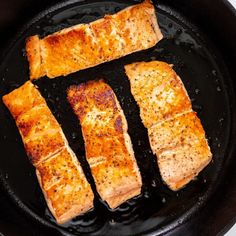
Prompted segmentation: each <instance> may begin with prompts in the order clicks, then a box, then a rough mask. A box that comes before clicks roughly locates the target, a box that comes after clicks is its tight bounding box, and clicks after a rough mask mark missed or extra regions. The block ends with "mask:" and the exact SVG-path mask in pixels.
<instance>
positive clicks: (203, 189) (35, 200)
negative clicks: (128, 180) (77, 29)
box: [0, 0, 235, 235]
mask: <svg viewBox="0 0 236 236" xmlns="http://www.w3.org/2000/svg"><path fill="white" fill-rule="evenodd" d="M133 3H136V1H125V2H124V1H118V0H117V1H70V2H68V1H67V2H66V3H62V4H60V5H57V6H55V7H52V8H51V9H48V10H47V11H44V12H43V13H42V14H40V15H39V16H38V17H36V18H35V19H34V20H33V21H32V22H31V23H29V24H28V25H27V26H26V27H25V28H24V29H23V31H22V32H21V34H18V35H17V38H16V39H15V41H14V42H13V43H12V45H11V47H10V49H9V50H7V53H6V54H5V56H4V58H3V60H2V61H1V66H0V79H1V81H0V88H1V96H2V95H3V94H6V93H8V92H10V91H12V90H13V89H14V88H17V87H19V86H20V85H21V84H23V83H24V82H25V81H26V80H27V79H28V64H27V60H26V57H25V51H24V41H25V38H26V37H27V36H29V35H33V34H40V36H45V35H47V34H49V33H52V32H55V31H57V30H59V29H62V28H65V27H68V26H71V25H73V24H77V23H81V22H89V21H93V20H95V19H97V18H99V17H101V16H103V15H104V14H109V13H114V12H116V11H118V10H120V9H122V8H124V7H126V6H129V5H131V4H133ZM157 12H158V19H159V24H160V27H161V29H162V32H163V34H164V36H165V39H163V40H162V41H161V42H160V43H159V44H158V45H157V46H155V47H154V48H152V49H149V50H146V51H142V52H138V53H135V54H132V55H129V56H127V57H125V58H121V59H119V60H116V61H113V62H109V63H106V64H103V65H100V66H97V67H94V68H91V69H88V70H84V71H81V72H78V73H74V74H72V75H69V76H67V77H66V78H64V77H61V78H57V79H53V80H49V79H46V78H43V79H41V80H39V81H37V82H35V84H36V85H38V87H39V90H40V91H41V93H42V95H43V96H44V97H45V99H46V101H47V103H48V106H49V107H50V108H51V110H52V112H53V113H54V115H55V117H56V118H57V119H58V121H59V122H60V124H61V125H62V128H63V130H64V132H65V134H66V137H67V139H68V141H69V143H70V145H71V147H72V149H73V150H74V151H75V153H76V154H77V156H78V158H79V160H80V161H81V163H82V164H83V167H84V170H86V173H87V177H88V179H89V180H90V181H91V182H93V181H92V178H91V174H90V173H89V171H87V170H88V166H87V163H86V162H85V158H84V146H83V139H82V136H81V131H80V127H79V124H78V121H77V119H76V118H75V115H74V114H73V112H72V111H71V108H70V107H69V105H68V103H67V102H66V97H65V96H66V88H68V87H69V85H71V84H79V83H82V82H85V81H88V80H92V79H97V78H104V79H105V81H106V82H107V83H108V84H110V86H111V87H112V88H113V90H114V91H115V93H116V95H117V97H118V100H119V101H120V103H121V106H122V108H123V109H124V112H125V115H126V118H127V121H128V125H129V134H130V136H131V139H132V142H133V146H134V151H135V155H136V159H137V162H138V165H139V168H140V170H141V174H142V177H143V183H144V186H143V190H142V195H141V196H139V197H136V198H134V199H131V200H129V201H127V203H124V204H122V205H121V206H120V207H119V208H118V209H116V210H113V211H111V210H109V209H108V208H107V207H106V205H105V204H104V203H103V202H102V201H101V200H100V199H99V198H98V197H97V198H96V200H95V208H94V210H92V211H90V212H88V213H87V214H84V215H83V216H80V217H77V218H75V219H73V220H72V221H70V222H69V223H67V224H64V225H62V226H58V225H57V224H56V223H55V222H54V220H53V218H52V216H51V214H50V212H49V211H48V210H47V208H46V204H45V201H44V198H43V195H42V193H41V190H40V188H39V185H38V183H37V180H36V177H35V174H34V169H33V167H32V166H31V164H30V163H29V161H28V159H27V157H26V154H25V151H24V148H23V145H22V141H21V139H20V136H19V134H18V131H17V128H16V126H15V124H14V121H13V119H12V118H11V116H10V114H9V112H8V111H7V109H6V108H5V107H4V106H3V104H2V103H1V104H0V114H1V117H0V119H1V126H0V132H1V144H0V145H1V153H2V154H4V155H1V156H2V157H1V158H0V171H1V180H2V182H3V185H4V187H5V190H6V191H7V192H8V194H9V196H10V198H12V199H13V201H14V202H15V203H16V204H17V205H18V207H20V208H21V209H22V210H23V211H25V212H26V214H28V216H30V217H32V218H34V219H35V220H36V221H38V222H40V223H41V224H43V225H45V226H48V227H51V228H55V229H57V230H58V232H60V233H61V234H72V235H77V234H85V233H87V234H90V235H91V234H95V235H118V234H120V235H127V234H144V233H153V232H155V235H157V234H162V233H165V232H167V231H169V230H171V229H173V228H175V227H177V226H178V225H180V224H181V223H183V222H184V221H185V220H186V219H188V218H190V217H191V216H192V215H194V214H195V213H196V212H198V211H199V210H201V209H202V207H203V206H204V205H205V204H206V201H207V200H209V199H210V198H211V197H212V195H213V194H214V193H215V191H216V189H217V187H218V184H220V181H221V178H222V176H223V174H224V171H225V168H226V165H227V163H228V161H230V159H231V158H232V138H233V131H234V123H233V119H234V116H233V115H234V110H233V109H234V105H233V104H234V101H235V100H234V99H235V98H234V95H233V92H232V87H233V85H232V82H231V78H230V75H229V73H228V70H227V67H226V66H225V63H224V61H223V59H222V56H221V55H220V53H219V52H218V50H217V49H216V48H215V46H214V44H213V43H212V41H211V40H210V39H209V38H208V37H207V36H206V35H205V34H204V33H203V32H201V31H200V30H199V29H197V28H196V27H195V26H193V25H192V24H190V23H189V22H188V21H187V20H186V19H184V18H183V17H182V16H181V15H180V14H178V13H177V12H175V11H173V9H171V8H170V7H167V6H166V5H162V4H160V5H158V6H157ZM155 59H157V60H163V61H166V62H168V63H171V64H174V69H175V70H176V71H177V73H178V74H179V75H180V77H181V78H182V80H183V82H184V84H185V86H186V89H187V91H188V93H189V95H190V98H191V100H192V102H193V108H194V110H195V111H197V112H198V115H199V117H200V118H201V120H202V123H203V126H204V128H205V130H206V133H207V136H208V139H209V143H210V146H211V149H212V152H213V156H214V157H213V162H212V163H211V164H210V165H209V166H208V167H207V168H206V169H205V170H204V171H203V172H202V173H201V174H200V175H199V177H198V178H197V179H196V180H195V181H193V182H191V183H190V184H189V185H188V186H187V187H186V188H184V189H183V190H181V191H179V192H177V193H174V192H171V191H170V190H168V189H167V187H165V186H164V185H163V184H162V182H161V179H160V176H159V172H158V168H157V167H156V161H155V157H154V156H153V155H152V154H151V151H150V146H149V144H148V137H147V132H146V130H145V128H144V127H143V125H142V123H141V120H140V118H139V112H138V107H137V105H136V104H135V102H134V100H133V98H132V96H131V94H130V87H129V83H128V80H127V78H126V76H125V74H124V71H123V66H124V65H125V64H128V63H131V62H134V61H143V60H145V61H149V60H155Z"/></svg>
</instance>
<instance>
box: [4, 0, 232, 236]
mask: <svg viewBox="0 0 236 236" xmlns="http://www.w3.org/2000/svg"><path fill="white" fill-rule="evenodd" d="M154 1H155V0H154ZM57 2H58V1H55V0H43V1H40V0H1V1H0V36H1V37H0V54H1V52H2V49H3V48H5V46H6V45H7V43H8V41H9V39H11V38H12V37H13V36H14V35H15V32H16V30H17V29H19V27H20V26H21V25H23V24H24V23H25V22H27V21H28V20H29V19H31V18H32V17H33V16H34V15H35V14H37V13H38V12H40V11H41V10H43V9H45V8H47V7H48V6H50V5H53V4H55V3H57ZM163 2H165V4H168V5H170V6H172V7H173V8H176V10H177V11H179V12H182V13H183V15H185V16H186V17H187V18H189V19H191V20H192V21H193V22H195V23H196V25H198V26H199V28H201V30H202V31H203V32H205V34H207V35H208V37H210V39H211V41H212V42H214V43H215V46H216V47H217V48H218V49H219V50H220V52H221V54H222V56H223V58H224V60H225V63H226V65H227V67H228V69H229V71H230V73H231V77H232V78H233V79H234V81H233V88H232V89H233V90H234V91H235V90H236V81H235V79H236V75H235V71H234V70H235V68H236V43H235V42H236V12H235V11H234V10H233V8H232V7H231V6H230V4H229V3H228V2H227V1H223V0H192V1H189V0H175V1H173V0H165V1H163ZM232 104H234V102H233V103H232ZM234 122H236V119H235V114H234ZM234 124H235V123H234ZM233 129H234V133H236V129H235V125H234V127H233ZM231 142H232V143H234V142H235V137H234V140H231ZM232 157H234V155H232ZM235 167H236V158H231V160H229V163H228V166H227V168H226V169H225V170H224V172H225V175H224V176H222V181H221V183H220V186H219V188H218V191H217V192H216V194H215V195H214V197H213V198H211V199H210V201H209V202H208V204H207V205H206V207H205V208H204V209H203V210H202V211H201V212H200V213H198V215H196V216H195V217H194V218H192V219H191V220H190V221H189V222H188V223H186V224H183V225H182V226H180V227H179V228H178V229H176V230H175V231H174V232H170V233H169V235H172V234H174V235H190V232H191V235H193V232H194V235H216V234H217V233H218V232H219V231H220V230H222V228H223V227H224V226H225V225H227V226H229V225H230V224H232V223H233V221H234V220H236V218H235V216H236V172H235ZM0 208H1V206H0ZM203 222H204V223H203ZM225 230H226V228H225ZM222 232H223V231H222Z"/></svg>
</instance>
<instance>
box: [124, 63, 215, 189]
mask: <svg viewBox="0 0 236 236" xmlns="http://www.w3.org/2000/svg"><path fill="white" fill-rule="evenodd" d="M125 71H126V74H127V76H128V78H129V81H130V85H131V92H132V94H133V96H134V98H135V100H136V102H137V103H138V105H139V108H140V116H141V118H142V121H143V124H144V125H145V127H146V128H147V129H148V135H149V141H150V145H151V148H152V151H153V153H154V154H156V155H157V162H158V166H159V170H160V173H161V176H162V179H163V181H164V182H165V183H166V184H167V185H168V186H169V188H170V189H172V190H178V189H180V188H182V187H183V186H184V185H186V184H187V183H188V182H190V181H191V180H192V179H193V178H194V177H195V176H196V175H198V173H199V172H200V171H201V170H202V169H203V168H204V167H205V166H207V164H208V163H209V162H210V161H211V159H212V153H211V151H210V148H209V146H208V143H207V140H206V138H205V131H204V129H203V127H202V124H201V122H200V120H199V119H198V117H197V115H196V113H195V112H194V111H193V110H192V105H191V101H190V99H189V96H188V94H187V91H186V90H185V88H184V85H183V83H182V81H181V79H180V78H179V76H178V75H177V74H176V73H175V71H174V70H173V69H172V67H171V66H170V65H168V64H167V63H165V62H160V61H152V62H137V63H133V64H130V65H126V66H125Z"/></svg>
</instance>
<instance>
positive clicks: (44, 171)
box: [3, 82, 94, 224]
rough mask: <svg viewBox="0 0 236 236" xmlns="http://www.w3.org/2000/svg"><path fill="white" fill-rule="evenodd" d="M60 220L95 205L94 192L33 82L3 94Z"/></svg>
mask: <svg viewBox="0 0 236 236" xmlns="http://www.w3.org/2000/svg"><path fill="white" fill-rule="evenodd" d="M3 102H4V104H5V105H6V106H7V107H8V109H9V110H10V112H11V114H12V116H13V117H14V119H15V121H16V125H17V127H18V129H19V132H20V134H21V137H22V141H23V143H24V146H25V149H26V152H27V154H28V156H29V159H30V160H31V162H32V164H33V165H34V166H35V168H36V174H37V177H38V181H39V184H40V186H41V188H42V191H43V193H44V196H45V200H46V202H47V204H48V207H49V209H50V210H51V212H52V214H53V216H54V217H55V219H56V221H57V222H58V223H59V224H62V223H64V222H66V221H68V220H70V219H71V218H73V217H75V216H77V215H79V214H81V213H83V212H86V211H88V210H89V209H90V208H92V207H93V198H94V195H93V192H92V189H91V187H90V185H89V183H88V182H87V180H86V178H85V175H84V173H83V171H82V168H81V166H80V164H79V162H78V160H77V158H76V156H75V154H74V153H73V151H72V150H71V148H70V147H69V145H68V143H67V140H66V138H65V135H64V134H63V131H62V129H61V127H60V125H59V124H58V122H57V120H56V119H55V117H54V116H53V114H52V113H51V111H50V110H49V108H48V107H47V104H46V102H45V100H44V98H43V97H42V96H41V94H40V93H39V91H38V90H37V89H36V88H35V87H34V85H33V84H32V83H31V82H26V83H25V84H24V85H22V86H21V87H20V88H18V89H15V90H14V91H12V92H11V93H9V94H7V95H5V96H3Z"/></svg>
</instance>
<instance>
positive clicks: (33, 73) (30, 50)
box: [26, 35, 46, 80]
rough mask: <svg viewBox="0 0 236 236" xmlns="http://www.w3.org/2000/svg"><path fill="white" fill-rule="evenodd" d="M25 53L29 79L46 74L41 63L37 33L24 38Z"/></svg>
mask: <svg viewBox="0 0 236 236" xmlns="http://www.w3.org/2000/svg"><path fill="white" fill-rule="evenodd" d="M26 53H27V58H28V61H29V67H30V68H29V71H30V79H31V80H32V79H34V78H39V77H42V76H44V75H46V72H45V70H44V67H43V63H42V56H41V44H40V39H39V37H38V35H34V36H31V37H29V38H28V39H27V40H26Z"/></svg>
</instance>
